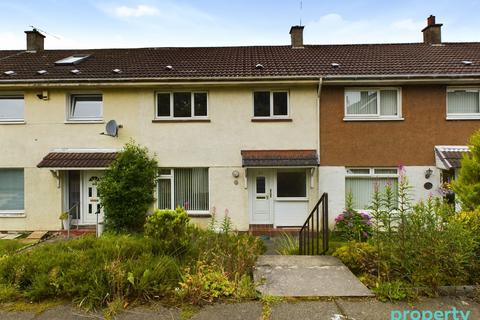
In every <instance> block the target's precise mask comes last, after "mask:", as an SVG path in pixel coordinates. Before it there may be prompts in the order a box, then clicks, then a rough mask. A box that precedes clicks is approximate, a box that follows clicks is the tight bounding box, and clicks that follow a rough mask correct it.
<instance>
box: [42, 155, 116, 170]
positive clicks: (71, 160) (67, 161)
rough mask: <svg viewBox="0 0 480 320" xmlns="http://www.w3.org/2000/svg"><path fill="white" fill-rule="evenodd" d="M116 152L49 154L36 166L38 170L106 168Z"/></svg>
mask: <svg viewBox="0 0 480 320" xmlns="http://www.w3.org/2000/svg"><path fill="white" fill-rule="evenodd" d="M116 156H117V153H116V152H50V153H48V154H47V155H46V156H45V157H44V158H43V159H42V161H40V163H39V164H38V165H37V167H39V168H106V167H108V166H109V165H110V164H111V163H112V162H113V160H115V158H116Z"/></svg>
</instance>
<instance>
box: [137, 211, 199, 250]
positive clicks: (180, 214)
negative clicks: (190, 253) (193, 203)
mask: <svg viewBox="0 0 480 320" xmlns="http://www.w3.org/2000/svg"><path fill="white" fill-rule="evenodd" d="M191 233H192V226H191V225H190V218H189V217H188V214H187V212H186V211H185V210H184V209H183V208H180V207H179V208H177V209H176V210H158V209H157V210H155V212H154V213H153V214H152V215H151V216H148V217H147V222H146V223H145V235H146V236H147V237H150V238H153V239H155V240H156V241H157V242H158V243H159V245H160V247H161V248H163V249H164V250H165V251H166V252H168V253H172V254H181V253H183V252H184V251H185V250H186V249H187V247H188V246H189V244H190V241H191Z"/></svg>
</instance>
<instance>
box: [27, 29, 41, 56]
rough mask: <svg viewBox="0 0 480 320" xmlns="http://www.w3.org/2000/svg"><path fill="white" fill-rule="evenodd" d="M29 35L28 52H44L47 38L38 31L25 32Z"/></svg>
mask: <svg viewBox="0 0 480 320" xmlns="http://www.w3.org/2000/svg"><path fill="white" fill-rule="evenodd" d="M25 33H26V34H27V51H33V52H36V51H42V50H44V39H45V36H44V35H43V34H41V33H40V32H39V31H38V30H37V29H35V28H34V29H33V30H31V31H25Z"/></svg>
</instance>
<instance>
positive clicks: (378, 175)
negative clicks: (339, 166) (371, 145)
mask: <svg viewBox="0 0 480 320" xmlns="http://www.w3.org/2000/svg"><path fill="white" fill-rule="evenodd" d="M351 169H353V170H355V169H359V170H365V169H368V170H369V173H368V174H367V173H351V172H348V171H349V170H351ZM377 169H380V170H385V169H388V170H396V171H397V173H396V174H393V173H375V170H377ZM348 178H363V179H375V178H394V179H397V183H399V182H400V170H399V168H395V167H345V179H344V180H345V182H344V185H346V183H347V179H348ZM346 194H347V190H346V189H345V195H346ZM346 200H347V199H346V197H345V201H344V202H346ZM397 201H398V200H397ZM354 209H355V210H357V211H362V212H370V211H371V210H369V209H360V208H354Z"/></svg>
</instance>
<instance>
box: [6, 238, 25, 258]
mask: <svg viewBox="0 0 480 320" xmlns="http://www.w3.org/2000/svg"><path fill="white" fill-rule="evenodd" d="M25 245H26V244H25V243H22V242H21V241H19V240H0V257H1V256H3V255H9V254H12V253H14V252H15V251H17V250H18V249H20V248H22V247H25Z"/></svg>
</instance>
